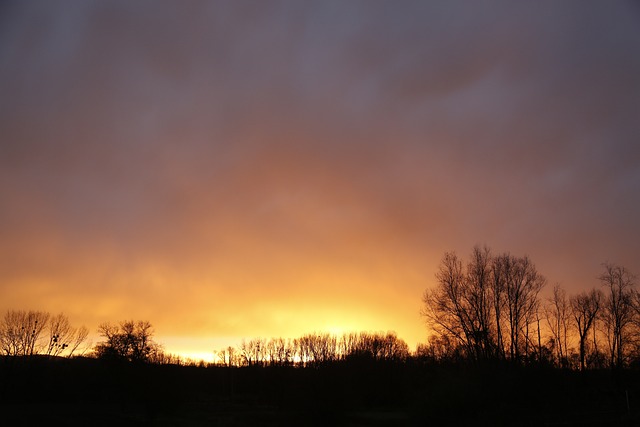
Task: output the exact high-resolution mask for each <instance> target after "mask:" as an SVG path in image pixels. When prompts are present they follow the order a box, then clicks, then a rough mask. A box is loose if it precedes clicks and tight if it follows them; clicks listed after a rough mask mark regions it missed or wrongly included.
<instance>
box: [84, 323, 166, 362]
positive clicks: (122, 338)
mask: <svg viewBox="0 0 640 427" xmlns="http://www.w3.org/2000/svg"><path fill="white" fill-rule="evenodd" d="M98 331H99V332H100V335H101V336H102V337H104V338H105V339H106V341H104V342H102V343H99V344H98V345H96V347H95V349H94V351H95V353H96V355H97V356H98V357H99V358H102V359H121V360H128V361H131V362H148V361H149V360H150V359H151V357H152V354H153V353H155V352H157V351H159V350H160V348H159V346H158V345H157V344H156V343H155V342H154V341H153V328H152V326H151V323H149V322H147V321H137V322H134V321H133V320H130V321H123V322H120V324H118V325H114V324H110V323H103V324H101V325H100V326H99V327H98Z"/></svg>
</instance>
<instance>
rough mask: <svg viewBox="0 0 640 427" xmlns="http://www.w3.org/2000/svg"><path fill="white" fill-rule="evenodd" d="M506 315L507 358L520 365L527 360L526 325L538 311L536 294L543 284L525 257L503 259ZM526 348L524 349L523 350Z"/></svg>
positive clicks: (540, 277) (527, 337)
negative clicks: (521, 361) (525, 358)
mask: <svg viewBox="0 0 640 427" xmlns="http://www.w3.org/2000/svg"><path fill="white" fill-rule="evenodd" d="M505 274H506V292H505V296H506V301H505V306H506V312H507V325H508V333H509V356H510V358H511V360H513V361H520V360H521V358H522V356H523V355H522V352H523V351H524V356H528V342H529V341H530V340H531V338H530V336H529V324H530V323H532V322H533V319H535V311H536V310H537V309H538V294H539V292H540V290H541V289H542V287H543V286H544V284H545V282H546V280H545V278H544V276H542V275H541V274H540V273H538V271H537V270H536V267H535V265H534V264H533V263H532V262H531V260H529V258H528V257H526V256H525V257H522V258H517V257H513V256H510V255H507V256H506V257H505ZM523 345H524V346H525V348H524V349H523V348H522V346H523Z"/></svg>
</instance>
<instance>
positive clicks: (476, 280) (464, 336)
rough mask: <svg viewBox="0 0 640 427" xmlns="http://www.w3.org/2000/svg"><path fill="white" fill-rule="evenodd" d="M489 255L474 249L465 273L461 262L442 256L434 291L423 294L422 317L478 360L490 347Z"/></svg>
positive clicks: (449, 253) (450, 256)
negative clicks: (472, 257) (471, 259)
mask: <svg viewBox="0 0 640 427" xmlns="http://www.w3.org/2000/svg"><path fill="white" fill-rule="evenodd" d="M488 267H489V264H488V253H482V252H481V251H480V250H479V249H478V248H475V249H474V260H473V261H472V262H471V263H470V264H469V265H468V267H467V274H465V273H464V270H463V267H462V260H460V258H458V256H457V255H456V254H455V253H452V252H448V253H445V255H444V257H443V258H442V261H441V262H440V266H439V268H438V272H437V273H436V279H437V281H438V283H437V285H436V288H435V289H428V290H426V291H425V293H424V296H423V299H422V302H423V309H422V311H421V314H422V315H423V316H424V317H425V318H426V320H427V324H428V325H429V326H430V327H431V328H432V329H433V330H434V332H435V333H437V334H439V335H449V336H451V337H452V338H454V339H455V340H456V341H457V342H458V343H459V344H460V345H461V346H463V347H464V348H465V351H466V352H467V354H468V356H470V357H471V358H473V359H480V358H482V357H484V356H486V354H487V353H488V351H489V349H490V346H489V345H488V344H487V343H488V342H490V341H489V340H490V330H489V324H490V315H491V296H490V294H489V291H490V288H489V280H488V275H489V273H488V271H489V270H488Z"/></svg>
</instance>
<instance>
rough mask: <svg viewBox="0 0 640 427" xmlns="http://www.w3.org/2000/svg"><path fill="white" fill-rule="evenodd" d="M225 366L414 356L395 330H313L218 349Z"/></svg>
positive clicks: (287, 364) (395, 359)
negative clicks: (346, 331) (287, 336)
mask: <svg viewBox="0 0 640 427" xmlns="http://www.w3.org/2000/svg"><path fill="white" fill-rule="evenodd" d="M216 356H217V358H218V364H219V365H224V366H294V365H295V366H321V365H326V364H328V363H332V362H337V361H342V360H370V361H375V362H382V361H393V362H401V361H404V360H406V359H407V358H408V357H410V356H411V353H410V351H409V346H408V345H407V343H406V342H405V341H404V340H402V339H400V338H398V336H397V335H396V334H395V333H394V332H387V333H386V334H385V333H380V332H375V333H372V332H359V333H355V332H353V333H345V334H342V335H341V336H338V335H334V334H329V333H311V334H306V335H303V336H301V337H299V338H295V339H284V338H271V339H265V338H254V339H251V340H242V341H241V343H240V345H239V346H237V347H231V346H230V347H227V348H226V349H223V350H220V351H218V352H216Z"/></svg>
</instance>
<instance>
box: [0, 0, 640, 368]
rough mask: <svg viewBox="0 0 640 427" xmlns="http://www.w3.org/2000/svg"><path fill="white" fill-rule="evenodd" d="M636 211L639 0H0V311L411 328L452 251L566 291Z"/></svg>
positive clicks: (242, 328) (300, 328) (270, 328)
mask: <svg viewBox="0 0 640 427" xmlns="http://www.w3.org/2000/svg"><path fill="white" fill-rule="evenodd" d="M639 221H640V3H638V2H637V1H582V0H580V1H541V2H538V1H535V2H524V1H523V2H519V1H504V2H502V1H482V2H480V1H415V2H413V1H375V0H372V1H316V2H312V1H284V2H276V1H261V0H259V1H251V2H247V1H229V2H217V1H177V0H176V1H143V0H138V1H129V0H122V1H119V0H115V1H85V0H78V1H73V0H64V1H44V0H43V1H21V0H16V1H3V2H2V3H0V315H2V314H4V312H5V311H6V310H8V309H25V310H29V309H34V310H46V311H49V312H51V313H57V312H60V311H63V312H64V313H65V314H67V315H68V316H69V318H70V320H71V322H72V323H73V324H75V325H77V326H80V325H82V324H84V325H86V326H87V327H89V328H90V329H91V330H92V332H94V333H95V331H96V328H97V326H98V324H99V323H101V322H104V321H111V322H116V321H119V320H125V319H143V320H149V321H150V322H151V323H152V324H153V325H154V327H155V330H156V339H157V341H158V342H160V343H162V344H164V345H165V348H166V350H167V351H169V352H174V353H180V354H184V355H193V356H200V355H206V354H209V353H212V352H213V351H214V350H215V349H220V348H222V347H223V346H226V345H230V344H231V345H235V344H237V343H239V341H240V339H241V338H243V337H245V338H252V337H258V336H261V337H266V338H268V337H274V336H275V337H280V336H281V337H296V336H299V335H302V334H304V333H307V332H312V331H320V330H322V331H331V332H336V333H339V332H341V331H352V330H357V331H360V330H368V331H387V330H393V331H396V332H397V334H398V335H399V336H400V337H401V338H403V339H405V340H406V341H407V342H408V343H409V345H410V346H411V347H414V346H415V345H416V343H417V342H420V341H424V340H425V339H426V337H427V335H428V331H427V329H426V327H425V325H424V322H423V320H422V319H421V318H420V315H419V311H420V307H421V296H422V293H423V292H424V290H425V289H426V288H427V287H429V286H433V284H434V273H435V271H436V268H437V266H438V263H439V261H440V259H441V257H442V255H443V254H444V252H445V251H452V250H453V251H456V252H457V253H458V254H460V255H461V256H463V257H466V256H467V255H468V254H469V253H470V252H471V249H472V248H473V246H474V245H475V244H480V245H483V244H486V245H488V246H489V247H490V248H492V249H493V251H494V252H496V253H499V252H507V251H508V252H511V253H512V254H514V255H518V256H520V255H525V254H527V255H529V256H530V257H531V259H532V260H533V262H534V263H535V264H536V266H537V268H538V270H539V271H540V272H541V273H542V274H543V275H545V276H546V277H547V279H548V281H549V285H548V288H549V289H550V288H551V287H552V285H553V284H554V283H556V282H557V283H560V284H561V285H563V286H564V287H565V288H566V289H567V290H568V291H569V292H575V291H578V290H580V289H587V288H592V287H596V286H599V282H598V280H597V276H598V275H599V274H600V272H601V268H602V267H601V263H603V262H605V261H610V262H614V263H618V264H621V265H624V266H625V267H627V268H628V269H629V270H631V271H632V272H634V273H636V274H640V257H639V254H640V223H639ZM95 339H96V340H97V339H98V338H97V337H96V338H95Z"/></svg>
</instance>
